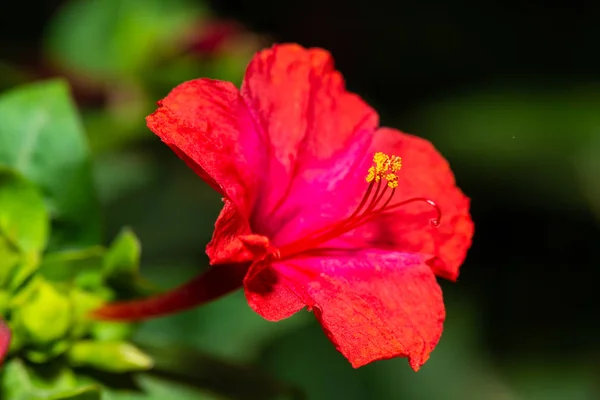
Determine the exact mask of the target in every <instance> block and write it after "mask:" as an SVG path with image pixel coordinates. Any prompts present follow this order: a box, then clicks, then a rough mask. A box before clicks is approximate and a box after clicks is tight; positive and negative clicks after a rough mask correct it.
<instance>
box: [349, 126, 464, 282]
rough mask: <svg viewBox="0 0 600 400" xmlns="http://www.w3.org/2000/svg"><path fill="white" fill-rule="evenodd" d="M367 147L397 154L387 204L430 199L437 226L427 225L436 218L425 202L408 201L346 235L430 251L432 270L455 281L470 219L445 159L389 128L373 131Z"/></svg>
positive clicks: (377, 243)
mask: <svg viewBox="0 0 600 400" xmlns="http://www.w3.org/2000/svg"><path fill="white" fill-rule="evenodd" d="M373 148H374V149H375V151H383V152H385V153H388V154H395V155H398V156H400V157H402V169H401V170H400V172H399V173H398V177H399V185H398V189H397V190H396V194H395V196H394V200H392V204H393V203H394V202H399V201H403V200H407V199H411V198H417V197H422V198H427V199H430V200H433V201H434V202H435V203H436V204H437V205H438V207H439V208H440V210H441V213H442V218H441V221H440V222H441V224H440V226H439V227H434V226H432V224H431V223H430V219H431V218H435V217H436V212H435V210H434V209H433V208H432V207H431V206H430V205H428V204H426V203H424V202H414V203H411V204H409V205H406V206H403V207H400V208H399V209H397V211H394V212H390V213H389V214H385V215H384V216H383V217H380V218H377V219H376V220H373V222H370V223H369V224H367V225H365V226H363V227H361V228H359V229H357V230H356V231H354V232H352V233H351V236H352V237H354V238H356V241H357V242H358V241H360V242H361V243H365V241H366V242H367V243H369V244H370V245H371V246H373V247H377V248H383V249H390V250H394V251H401V252H407V253H422V254H430V255H432V256H433V257H432V258H431V259H430V260H428V263H429V264H430V266H431V267H432V269H433V271H434V272H435V274H436V275H439V276H441V277H444V278H447V279H451V280H455V279H456V278H457V277H458V273H459V267H460V265H461V264H462V262H463V260H464V258H465V256H466V253H467V250H468V249H469V247H470V246H471V238H472V236H473V222H472V220H471V216H470V214H469V199H468V198H467V197H466V196H465V195H464V194H463V193H462V192H461V191H460V189H459V188H458V187H457V186H456V183H455V180H454V175H453V173H452V170H451V169H450V166H449V165H448V162H447V161H446V160H445V159H444V158H443V157H442V155H440V153H439V152H438V151H437V150H436V149H435V148H434V147H433V145H432V144H431V143H430V142H429V141H427V140H425V139H421V138H418V137H416V136H412V135H408V134H405V133H402V132H399V131H397V130H395V129H390V128H381V129H379V130H378V131H377V132H376V134H375V140H374V143H373Z"/></svg>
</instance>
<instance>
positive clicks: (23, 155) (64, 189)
mask: <svg viewBox="0 0 600 400" xmlns="http://www.w3.org/2000/svg"><path fill="white" fill-rule="evenodd" d="M0 119H1V120H2V124H0V164H5V165H7V166H9V167H11V168H14V169H15V170H17V171H19V172H20V173H21V174H23V175H24V176H25V177H26V178H28V179H29V180H30V181H32V182H33V183H35V184H36V185H38V186H39V187H40V188H41V190H42V191H43V194H44V195H45V197H46V199H47V201H48V205H49V208H50V211H51V215H52V217H53V219H54V222H55V224H56V225H55V230H54V231H53V232H54V234H53V237H52V239H53V241H54V242H53V244H54V245H55V246H62V245H82V244H95V243H98V242H99V241H100V218H99V205H98V202H97V199H96V195H95V191H94V185H93V182H92V174H91V165H90V158H89V151H88V149H87V145H86V142H85V137H84V133H83V130H82V128H81V124H80V121H79V118H78V116H77V112H76V110H75V108H74V106H73V104H72V102H71V99H70V97H69V90H68V87H67V85H66V84H65V83H64V82H62V81H48V82H42V83H36V84H32V85H27V86H23V87H19V88H17V89H14V90H11V91H9V92H6V93H4V94H2V95H1V96H0Z"/></svg>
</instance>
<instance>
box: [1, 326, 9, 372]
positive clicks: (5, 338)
mask: <svg viewBox="0 0 600 400" xmlns="http://www.w3.org/2000/svg"><path fill="white" fill-rule="evenodd" d="M10 337H11V334H10V328H9V327H8V326H7V325H6V323H5V322H4V321H3V320H2V319H0V365H2V360H3V359H4V356H5V355H6V353H7V352H8V348H9V347H10Z"/></svg>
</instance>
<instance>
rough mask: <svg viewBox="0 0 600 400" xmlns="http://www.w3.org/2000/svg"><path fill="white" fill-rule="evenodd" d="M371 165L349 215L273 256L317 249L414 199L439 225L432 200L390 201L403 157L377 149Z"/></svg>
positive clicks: (296, 241) (282, 256)
mask: <svg viewBox="0 0 600 400" xmlns="http://www.w3.org/2000/svg"><path fill="white" fill-rule="evenodd" d="M373 164H374V165H373V166H372V167H370V168H369V170H368V173H367V177H366V181H367V182H368V183H369V186H368V187H367V190H366V192H365V194H364V196H363V198H362V200H361V202H360V203H359V205H358V207H357V208H356V210H354V212H353V213H352V214H351V215H350V216H349V217H347V218H345V219H343V220H341V221H337V222H335V223H333V224H330V225H327V226H325V227H323V228H321V229H318V230H316V231H314V232H312V233H310V234H308V235H307V236H305V237H303V238H301V239H298V240H295V241H293V242H291V243H288V244H285V245H283V246H281V247H280V248H279V249H278V250H277V251H276V252H275V254H274V256H275V258H278V259H284V258H289V257H291V256H295V255H298V254H300V253H305V252H308V251H311V250H317V249H319V246H322V245H323V244H325V243H327V242H329V241H330V240H332V239H335V238H338V237H340V236H342V235H343V234H345V233H348V232H350V231H352V230H354V229H356V228H358V227H360V226H361V225H364V224H365V223H367V222H369V221H371V220H372V219H373V218H376V217H379V216H381V215H383V214H385V213H389V212H391V211H394V210H397V209H398V208H400V207H403V206H405V205H407V204H410V203H415V202H424V203H427V204H429V205H430V206H431V207H433V208H434V210H435V211H436V213H437V216H436V217H435V218H432V219H430V220H429V222H430V224H431V225H432V226H434V227H438V226H439V224H440V220H441V218H442V212H441V210H440V208H439V207H438V206H437V204H436V203H435V202H434V201H433V200H430V199H427V198H424V197H414V198H411V199H408V200H403V201H400V202H397V203H392V199H393V198H394V194H395V193H396V188H398V175H397V173H398V172H399V171H400V169H401V168H402V159H401V158H400V157H398V156H394V155H392V156H389V155H387V154H385V153H381V152H378V153H375V155H374V157H373Z"/></svg>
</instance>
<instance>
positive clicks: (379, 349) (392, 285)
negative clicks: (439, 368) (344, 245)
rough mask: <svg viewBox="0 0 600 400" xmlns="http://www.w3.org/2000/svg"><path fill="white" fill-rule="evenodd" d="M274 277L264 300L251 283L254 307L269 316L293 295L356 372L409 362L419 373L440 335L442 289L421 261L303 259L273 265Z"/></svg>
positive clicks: (394, 257)
mask: <svg viewBox="0 0 600 400" xmlns="http://www.w3.org/2000/svg"><path fill="white" fill-rule="evenodd" d="M270 274H271V276H274V275H276V276H277V278H276V279H274V280H273V281H272V282H271V283H269V282H265V281H263V282H262V284H263V287H262V290H263V295H262V299H261V293H259V292H251V290H249V289H251V288H250V287H249V286H248V283H246V294H247V296H248V299H249V301H250V305H251V306H252V307H253V308H254V309H255V310H257V311H258V312H259V313H260V314H261V315H263V316H265V314H268V313H269V312H272V310H277V306H278V304H279V303H278V302H279V301H280V299H281V298H282V297H285V296H287V295H288V294H289V293H295V295H296V297H297V298H299V299H302V301H303V302H304V303H305V304H306V305H307V306H308V308H309V310H310V309H312V310H313V311H314V313H315V316H316V317H317V319H318V320H319V321H320V322H321V325H322V326H323V329H324V331H325V333H326V334H327V336H328V337H329V339H330V340H331V341H332V342H333V343H334V345H335V346H336V348H337V349H338V350H339V351H340V352H341V353H342V354H343V355H344V356H345V357H346V358H347V359H348V360H349V361H350V362H351V363H352V365H353V366H354V367H355V368H357V367H360V366H362V365H365V364H367V363H369V362H372V361H375V360H380V359H387V358H392V357H408V358H409V362H410V365H411V367H412V368H413V369H415V370H418V369H419V367H420V366H421V365H423V363H425V361H427V359H428V358H429V353H430V352H431V351H432V350H433V348H434V347H435V346H436V344H437V342H438V340H439V338H440V335H441V333H442V325H443V321H444V317H445V311H444V305H443V300H442V294H441V290H440V287H439V285H438V284H437V282H436V279H435V275H434V274H433V272H432V271H431V268H430V267H429V266H428V265H426V264H425V263H424V259H423V257H422V256H420V255H417V254H405V253H392V252H380V251H375V250H373V251H365V252H356V253H354V254H352V253H350V254H348V253H346V254H343V255H341V254H338V255H337V256H336V255H329V256H328V257H314V258H301V259H295V260H291V261H282V262H279V263H275V264H273V265H272V266H271V272H270ZM259 286H260V285H259V284H255V287H259ZM266 287H269V289H268V290H266V289H265V288H266ZM249 292H251V293H250V296H249ZM289 304H292V302H286V303H284V305H283V307H284V308H289V307H288V306H289ZM264 310H268V311H267V312H265V311H264ZM266 317H268V315H267V316H266Z"/></svg>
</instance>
